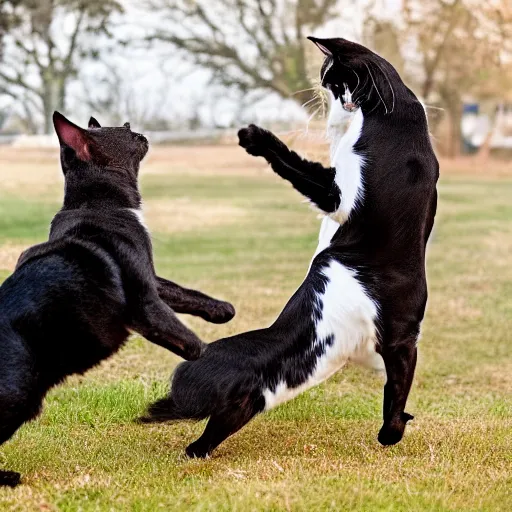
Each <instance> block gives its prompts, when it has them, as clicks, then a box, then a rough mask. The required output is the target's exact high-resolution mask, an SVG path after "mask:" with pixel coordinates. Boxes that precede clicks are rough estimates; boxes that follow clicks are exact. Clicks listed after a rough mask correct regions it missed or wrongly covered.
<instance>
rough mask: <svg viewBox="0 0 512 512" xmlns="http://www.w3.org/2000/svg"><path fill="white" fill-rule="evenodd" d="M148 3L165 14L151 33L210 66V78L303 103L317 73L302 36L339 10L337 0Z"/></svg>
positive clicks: (311, 93)
mask: <svg viewBox="0 0 512 512" xmlns="http://www.w3.org/2000/svg"><path fill="white" fill-rule="evenodd" d="M150 3H151V6H152V7H153V8H157V9H159V10H160V11H161V12H162V14H163V15H165V17H166V19H167V20H168V23H162V24H161V25H162V26H161V27H160V28H158V29H157V30H156V31H155V32H154V34H153V35H152V36H151V37H150V39H152V40H159V41H165V42H168V43H170V44H172V45H173V46H174V47H175V48H177V49H178V50H181V51H182V52H183V53H184V54H185V56H186V57H187V58H188V59H189V60H191V61H192V62H193V63H194V64H195V65H197V66H200V67H202V68H205V69H207V70H209V71H210V72H211V73H212V80H213V82H214V83H217V84H221V85H223V86H225V87H228V88H235V89H237V90H238V91H239V92H242V93H249V92H253V91H259V92H262V91H263V92H266V93H268V92H273V93H277V94H278V95H279V96H281V97H282V98H290V97H291V98H293V99H294V100H295V101H296V102H298V103H299V104H300V105H306V107H307V106H308V105H310V103H308V102H310V101H311V100H312V99H313V97H314V91H313V90H312V88H313V87H314V81H313V80H312V78H311V77H312V76H316V75H317V73H318V71H317V70H315V72H314V73H312V70H311V68H310V66H309V65H308V62H310V60H311V59H308V55H310V52H311V55H313V54H314V49H313V48H312V46H311V43H309V41H307V39H306V37H307V36H308V35H310V34H311V33H313V32H314V31H315V30H316V29H318V28H319V27H322V26H324V25H325V24H326V23H327V22H329V21H332V20H334V19H336V18H338V16H339V15H340V14H341V12H342V11H341V8H340V5H339V1H338V0H150ZM163 27H165V28H163ZM318 58H319V60H320V56H319V57H318ZM317 64H318V63H317V62H316V65H317Z"/></svg>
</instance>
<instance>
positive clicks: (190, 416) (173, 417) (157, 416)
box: [139, 359, 216, 423]
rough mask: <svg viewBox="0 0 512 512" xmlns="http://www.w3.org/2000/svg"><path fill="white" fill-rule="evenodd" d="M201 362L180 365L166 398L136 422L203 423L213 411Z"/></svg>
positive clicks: (210, 395)
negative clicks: (184, 421) (186, 421)
mask: <svg viewBox="0 0 512 512" xmlns="http://www.w3.org/2000/svg"><path fill="white" fill-rule="evenodd" d="M200 363H201V359H199V360H197V361H193V362H192V361H189V362H185V363H182V364H181V365H179V366H178V368H177V369H176V372H175V373H174V376H173V379H172V387H171V391H170V393H169V396H168V397H166V398H162V399H161V400H158V401H157V402H155V403H154V404H152V405H151V406H150V407H149V409H148V411H147V413H146V414H145V415H144V416H143V417H142V418H140V419H139V421H140V422H141V423H164V422H167V421H179V420H195V421H199V420H203V419H205V418H208V417H209V416H210V415H211V414H212V412H213V409H214V407H215V403H216V400H215V396H214V390H213V386H212V383H210V382H209V381H208V379H207V373H206V372H202V371H201V370H202V369H201V364H200Z"/></svg>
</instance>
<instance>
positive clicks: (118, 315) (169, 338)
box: [0, 113, 234, 486]
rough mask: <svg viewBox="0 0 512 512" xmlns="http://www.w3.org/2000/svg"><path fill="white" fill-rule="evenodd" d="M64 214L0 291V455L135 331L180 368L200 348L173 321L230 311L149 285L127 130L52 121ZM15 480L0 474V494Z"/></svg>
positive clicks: (136, 156) (137, 143)
mask: <svg viewBox="0 0 512 512" xmlns="http://www.w3.org/2000/svg"><path fill="white" fill-rule="evenodd" d="M53 120H54V124H55V129H56V131H57V135H58V136H59V140H60V145H61V163H62V170H63V172H64V178H65V195H64V205H63V207H62V209H61V210H60V211H59V212H58V213H57V215H56V216H55V217H54V219H53V221H52V223H51V229H50V237H49V240H48V242H46V243H43V244H40V245H37V246H35V247H32V248H31V249H28V250H27V251H25V252H24V253H23V254H22V256H21V257H20V260H19V262H18V265H17V268H16V270H15V272H14V274H13V275H12V276H10V277H9V278H8V279H7V280H6V281H5V282H4V283H3V284H2V286H1V287H0V444H3V443H4V442H5V441H7V440H8V439H9V438H10V437H11V436H12V435H13V434H14V433H15V432H16V430H17V429H18V428H19V427H20V426H21V425H22V424H23V423H25V422H26V421H29V420H31V419H33V418H34V417H35V416H37V414H38V413H39V411H40V409H41V404H42V401H43V398H44V396H45V395H46V393H47V392H48V390H49V389H50V388H52V387H53V386H55V385H57V384H59V383H60V382H62V381H63V380H64V379H65V378H66V377H67V376H69V375H71V374H76V373H78V374H81V373H84V372H85V371H86V370H88V369H90V368H92V367H93V366H95V365H97V364H98V363H99V362H100V361H102V360H104V359H106V358H108V357H110V356H111V355H112V354H114V353H115V352H117V351H118V350H119V348H120V347H121V346H122V345H123V344H124V343H125V341H126V340H127V338H128V335H129V332H130V331H136V332H138V333H139V334H141V335H142V336H144V337H145V338H146V339H148V340H149V341H151V342H153V343H156V344H157V345H160V346H162V347H164V348H166V349H168V350H170V351H172V352H174V353H176V354H178V355H180V356H182V357H184V358H185V359H197V358H198V357H199V355H200V354H201V352H202V351H203V350H204V347H205V345H204V344H203V342H202V341H201V340H200V339H199V338H198V337H197V336H196V335H195V334H194V333H193V332H192V331H190V330H189V329H188V328H187V327H185V326H184V325H183V324H182V323H181V322H180V321H179V320H178V318H177V317H176V315H175V314H174V312H173V310H174V311H178V312H181V313H189V314H193V315H198V316H201V317H203V318H204V319H206V320H208V321H211V322H217V323H221V322H227V321H229V320H230V319H231V318H233V316H234V309H233V307H232V306H231V304H228V303H226V302H222V301H218V300H215V299H212V298H210V297H207V296H206V295H204V294H202V293H200V292H197V291H194V290H187V289H185V288H182V287H180V286H178V285H177V284H175V283H172V282H170V281H167V280H165V279H163V278H160V277H157V276H156V274H155V269H154V266H153V255H152V247H151V239H150V236H149V233H148V231H147V229H146V228H145V227H144V225H143V223H142V222H141V217H142V214H141V210H140V208H141V196H140V193H139V188H138V172H139V166H140V162H141V161H142V159H143V158H144V156H145V155H146V153H147V151H148V141H147V140H146V138H145V137H144V136H143V135H140V134H138V133H134V132H132V131H131V129H130V125H129V124H128V123H127V124H125V125H124V126H123V127H120V128H101V127H100V125H99V123H98V122H97V121H96V120H95V119H94V118H91V120H90V122H89V129H87V130H85V129H82V128H80V127H78V126H76V125H74V124H73V123H71V122H70V121H68V120H67V119H66V118H65V117H63V116H62V115H61V114H59V113H55V114H54V118H53ZM19 481H20V475H19V474H18V473H13V472H8V471H0V485H10V486H15V485H17V484H18V483H19Z"/></svg>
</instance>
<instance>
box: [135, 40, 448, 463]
mask: <svg viewBox="0 0 512 512" xmlns="http://www.w3.org/2000/svg"><path fill="white" fill-rule="evenodd" d="M311 39H312V40H313V41H314V42H315V43H316V44H317V46H318V47H319V48H320V49H321V50H322V51H323V52H324V54H325V55H326V59H325V63H324V65H323V68H322V74H321V79H322V85H323V86H324V87H325V88H326V89H328V90H329V91H330V92H331V93H332V105H331V111H330V117H329V123H328V128H329V132H330V135H331V137H332V146H331V160H332V167H329V168H325V167H324V166H323V165H321V164H319V163H314V162H310V161H307V160H304V159H303V158H301V157H300V156H299V155H297V154H296V153H295V152H293V151H290V150H289V149H288V148H287V147H286V145H285V144H284V143H283V142H281V141H280V140H279V139H277V138H276V137H275V136H274V135H273V134H272V133H270V132H268V131H266V130H263V129H262V128H259V127H257V126H254V125H252V126H250V127H249V128H246V129H244V130H241V131H240V133H239V138H240V145H241V146H242V147H244V148H245V149H246V150H247V151H248V152H249V153H250V154H251V155H255V156H262V157H264V158H265V159H266V160H267V161H268V162H269V164H270V165H271V166H272V168H273V170H274V171H275V172H276V173H277V174H279V175H280V176H281V177H283V178H284V179H286V180H289V181H290V182H291V183H292V185H293V186H294V187H295V188H296V189H297V190H298V191H299V192H301V193H302V194H304V195H305V196H306V197H307V198H308V199H309V200H310V201H311V202H312V203H313V204H314V205H316V207H317V208H319V209H320V210H322V211H323V212H324V214H325V217H324V220H323V223H322V227H321V230H320V242H319V246H318V249H317V251H316V253H315V255H314V257H313V261H312V263H311V266H310V270H309V273H308V275H307V277H306V279H305V281H304V282H303V283H302V285H301V287H300V288H299V289H298V291H297V292H296V293H295V295H294V296H293V297H292V298H291V299H290V301H289V302H288V304H287V305H286V307H285V309H284V310H283V312H282V313H281V315H280V316H279V318H278V319H277V320H276V322H275V323H274V324H273V325H272V326H270V327H269V328H267V329H262V330H259V331H254V332H249V333H244V334H240V335H238V336H234V337H232V338H227V339H223V340H220V341H218V342H215V343H212V344H210V345H209V346H208V347H207V349H206V350H205V352H204V354H203V355H202V356H201V358H200V359H199V360H197V361H194V362H187V363H183V364H181V365H180V366H179V367H178V369H177V370H176V373H175V375H174V378H173V382H172V389H171V393H170V396H169V397H168V398H166V399H163V400H161V401H159V402H157V403H155V404H154V405H153V406H152V407H151V408H150V410H149V413H148V416H147V417H146V418H143V421H147V422H157V421H172V420H180V419H203V418H207V417H209V418H210V420H209V422H208V425H207V426H206V430H205V431H204V433H203V435H202V436H201V437H200V438H199V439H198V440H197V441H196V442H195V443H192V444H191V445H190V446H189V447H188V448H187V454H188V455H190V456H196V457H204V456H206V455H208V454H209V453H210V452H211V451H212V450H213V449H214V448H215V447H216V446H218V445H219V444H220V443H221V442H222V441H224V439H226V438H227V437H228V436H229V435H231V434H233V433H234V432H236V431H237V430H239V429H240V428H241V427H243V426H244V425H245V424H246V423H247V422H248V421H249V420H250V419H251V418H252V417H254V416H255V415H256V414H258V413H259V412H262V411H263V410H268V409H270V408H272V407H275V406H276V405H278V404H280V403H282V402H284V401H286V400H289V399H290V398H293V397H294V396H296V395H297V394H299V393H300V392H302V391H303V390H305V389H307V388H309V387H311V386H314V385H316V384H318V383H320V382H322V381H323V380H325V379H327V378H328V377H329V376H331V375H332V374H333V373H334V372H336V371H337V370H339V369H340V368H341V367H342V366H343V365H344V364H345V363H346V362H347V361H348V360H353V361H356V362H362V363H366V364H369V365H372V366H375V365H377V364H382V362H383V363H384V366H385V370H386V373H387V383H386V385H385V388H384V425H383V426H382V429H381V430H380V433H379V441H380V442H381V443H382V444H384V445H390V444H394V443H397V442H399V441H400V440H401V438H402V436H403V433H404V429H405V426H406V423H407V421H408V420H410V419H411V418H412V416H410V415H409V414H407V413H406V412H405V405H406V401H407V397H408V395H409V390H410V388H411V384H412V381H413V376H414V370H415V366H416V353H417V348H416V347H417V342H418V337H419V333H420V325H421V322H422V320H423V315H424V311H425V306H426V302H427V281H426V276H425V247H426V244H427V240H428V238H429V235H430V232H431V230H432V226H433V223H434V217H435V213H436V204H437V192H436V183H437V180H438V177H439V166H438V163H437V159H436V157H435V155H434V151H433V150H432V146H431V143H430V137H429V132H428V126H427V118H426V116H425V111H424V109H423V106H422V105H421V103H420V102H419V101H418V99H417V98H416V96H415V95H414V93H413V92H412V91H410V90H409V89H408V88H407V87H406V86H405V84H404V83H403V82H402V80H401V78H400V76H399V75H398V73H397V72H396V70H395V69H394V68H393V66H392V65H391V64H390V63H389V62H387V61H386V60H384V59H383V58H381V57H380V56H378V55H376V54H375V53H373V52H371V51H370V50H368V49H367V48H365V47H363V46H361V45H359V44H355V43H352V42H349V41H346V40H344V39H323V40H320V39H313V38H311ZM347 118H349V119H350V121H351V123H350V126H349V128H348V130H347V131H346V133H344V131H343V128H344V125H345V120H346V119H347Z"/></svg>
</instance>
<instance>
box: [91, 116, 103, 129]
mask: <svg viewBox="0 0 512 512" xmlns="http://www.w3.org/2000/svg"><path fill="white" fill-rule="evenodd" d="M91 128H101V124H100V123H98V121H97V120H96V119H95V118H94V117H91V119H89V129H91Z"/></svg>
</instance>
